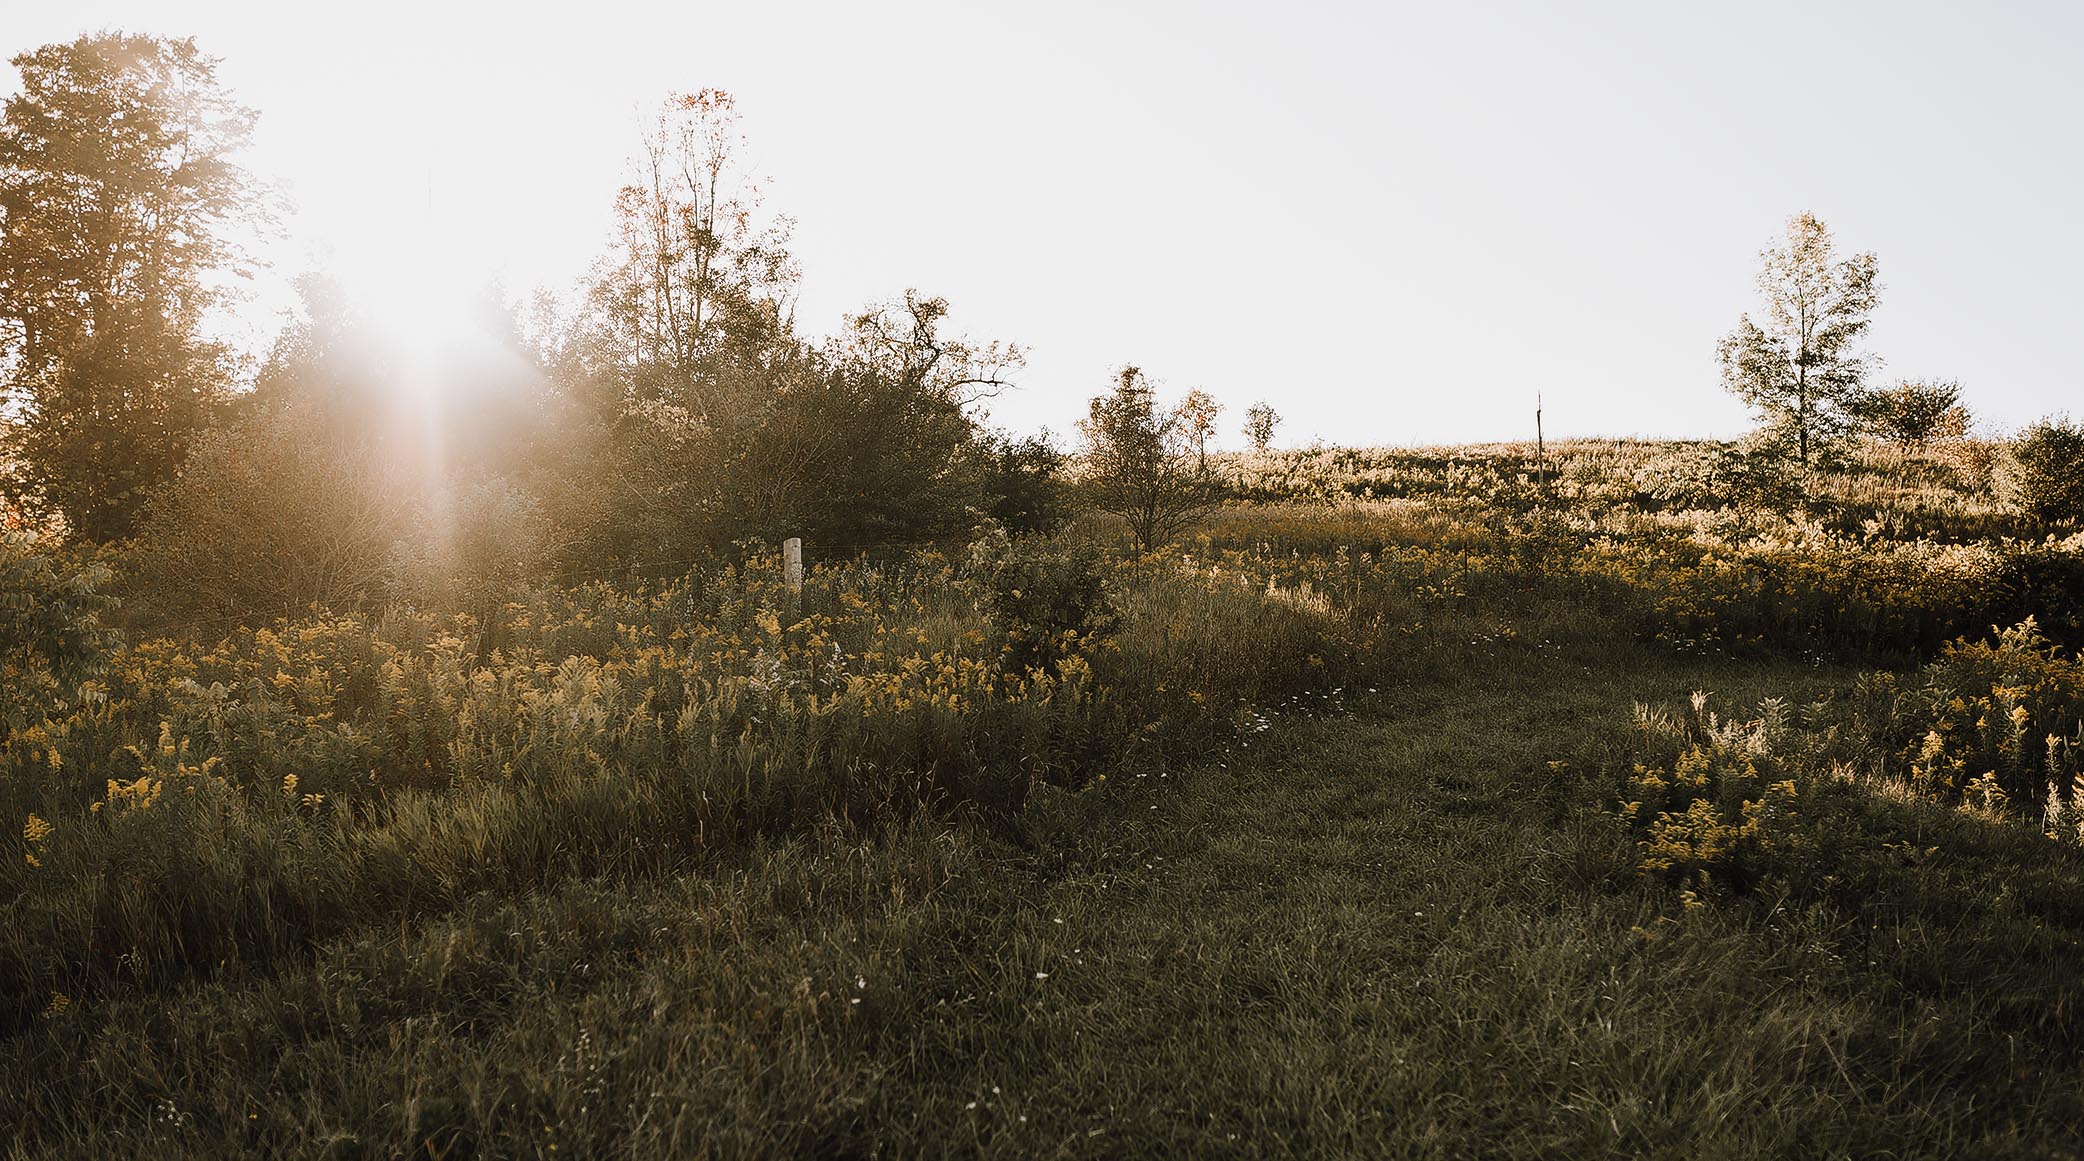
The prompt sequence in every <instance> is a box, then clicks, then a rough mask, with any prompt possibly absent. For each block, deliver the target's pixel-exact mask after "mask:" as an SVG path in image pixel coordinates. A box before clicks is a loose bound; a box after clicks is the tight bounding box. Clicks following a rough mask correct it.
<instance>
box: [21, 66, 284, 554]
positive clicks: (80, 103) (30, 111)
mask: <svg viewBox="0 0 2084 1161" xmlns="http://www.w3.org/2000/svg"><path fill="white" fill-rule="evenodd" d="M13 63H14V65H15V67H16V68H17V69H19V70H20V72H21V78H22V91H21V93H20V94H19V95H17V96H15V97H13V98H10V99H9V100H8V102H7V105H6V110H5V113H4V115H0V393H4V403H0V410H4V411H6V412H10V413H12V415H13V419H14V421H13V422H12V423H11V424H10V426H9V427H8V429H7V438H6V442H7V445H8V446H7V447H6V448H5V449H4V451H5V452H6V453H7V454H8V455H9V456H10V457H11V459H12V460H13V469H12V472H11V473H10V476H11V478H9V479H8V480H6V482H5V485H4V486H5V488H6V490H7V491H8V492H9V493H11V494H12V495H14V496H17V497H20V496H23V495H31V496H35V497H38V498H40V500H41V501H42V503H44V504H45V505H47V506H49V507H52V508H55V509H57V510H58V511H60V512H62V513H63V514H64V515H65V518H66V520H67V522H68V523H69V524H70V525H71V527H72V530H73V532H74V534H75V535H79V536H82V537H85V538H88V539H95V540H102V539H109V538H114V537H120V536H124V535H127V534H128V533H130V532H131V531H132V530H133V529H134V527H135V526H136V522H137V519H138V516H139V514H140V512H141V510H142V507H143V503H144V499H145V496H146V494H147V493H148V492H149V491H150V490H151V489H152V488H153V487H154V486H155V485H157V484H159V483H161V482H164V481H165V480H168V479H170V478H172V477H173V476H174V475H175V474H176V473H177V472H178V471H179V469H180V465H181V461H182V458H183V457H184V456H185V455H186V454H187V450H188V447H189V445H190V443H191V442H192V441H193V440H194V438H195V437H196V435H197V434H198V433H200V432H201V431H202V430H203V429H204V428H206V427H207V426H208V425H209V423H210V422H211V419H212V416H213V414H214V413H215V411H216V410H217V408H218V407H219V405H220V404H221V403H222V401H223V399H224V397H225V394H226V391H227V388H228V386H229V382H230V359H229V356H228V353H227V351H226V350H225V349H224V347H223V346H222V345H221V344H218V343H214V342H211V341H209V340H208V339H206V338H205V337H204V335H203V322H204V319H205V316H206V315H207V313H208V312H209V310H210V309H211V308H212V307H214V306H217V305H219V304H220V303H221V302H222V300H223V299H224V297H225V295H226V294H227V290H226V280H225V278H224V277H223V275H225V274H227V273H232V272H238V271H241V270H242V269H243V263H244V261H245V256H244V254H243V253H242V251H241V249H240V247H239V246H238V244H237V238H238V237H239V235H240V232H241V230H242V228H246V227H251V226H253V225H255V224H258V223H259V222H261V221H262V220H264V218H265V213H264V211H263V210H262V208H261V207H260V200H259V198H258V196H257V188H256V186H255V183H254V181H253V179H252V177H251V176H250V175H249V174H248V173H247V172H246V171H245V170H244V169H243V168H241V167H240V166H239V165H238V164H237V162H236V155H237V153H238V151H239V150H240V149H241V148H242V147H243V146H244V145H245V144H246V142H247V140H248V137H249V136H250V134H251V132H252V128H253V122H254V114H253V112H252V111H251V110H249V109H246V108H245V107H243V106H241V105H239V104H237V103H235V102H234V101H232V100H231V99H230V98H229V97H228V96H227V95H226V94H225V92H224V91H223V90H222V89H221V88H220V87H219V85H218V83H217V74H216V62H215V60H214V59H213V58H211V57H208V56H205V55H203V54H202V53H201V52H199V51H198V50H197V49H196V46H195V42H194V41H192V40H162V39H158V38H155V37H148V36H131V35H124V34H118V33H103V34H98V35H93V36H82V37H80V38H79V39H78V40H75V41H73V42H71V43H70V44H54V45H47V46H45V47H43V48H40V49H37V50H35V51H34V52H28V53H24V54H22V55H20V56H17V57H15V58H14V61H13Z"/></svg>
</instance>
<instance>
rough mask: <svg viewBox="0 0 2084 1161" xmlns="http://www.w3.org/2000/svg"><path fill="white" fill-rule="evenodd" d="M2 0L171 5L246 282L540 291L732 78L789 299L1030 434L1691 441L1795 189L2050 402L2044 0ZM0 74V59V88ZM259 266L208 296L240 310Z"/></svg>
mask: <svg viewBox="0 0 2084 1161" xmlns="http://www.w3.org/2000/svg"><path fill="white" fill-rule="evenodd" d="M536 7H537V6H535V5H530V4H524V3H511V2H510V3H503V4H492V5H483V6H476V5H465V4H443V3H439V2H437V0H418V2H416V3H407V4H400V3H392V2H390V0H372V2H368V3H361V4H354V5H293V4H282V3H279V0H278V2H272V3H265V4H256V3H230V2H223V3H219V2H211V0H73V2H69V3H64V4H57V3H33V4H32V3H26V2H25V0H0V51H4V53H5V55H12V54H13V53H14V52H17V51H21V50H25V49H28V48H32V47H34V46H36V45H40V44H43V43H47V42H51V41H56V40H69V39H71V38H73V37H75V36H77V35H79V34H80V33H82V32H86V31H96V30H101V29H120V30H125V31H135V32H148V33H156V34H163V35H179V36H194V37H196V38H197V40H198V42H199V44H200V45H201V47H202V48H203V49H204V50H205V51H207V52H209V53H212V54H214V55H216V56H218V57H220V58H221V59H222V63H221V65H220V70H219V73H220V79H221V80H222V81H223V82H224V83H225V84H226V85H227V86H228V87H229V88H230V89H231V90H232V91H233V94H234V95H235V96H236V97H237V98H238V99H240V100H241V101H243V102H245V103H246V104H248V105H250V106H253V107H254V108H256V109H258V110H259V111H260V113H261V120H260V125H259V128H258V131H257V133H256V141H255V149H254V155H253V158H252V165H253V167H254V168H255V169H257V170H258V171H260V172H261V173H263V174H264V175H265V176H268V177H269V178H271V179H273V180H275V181H278V182H280V183H281V185H282V187H283V188H284V190H285V192H286V193H287V195H288V197H289V198H290V199H291V202H292V204H293V205H294V207H295V212H294V215H293V216H292V217H291V218H290V219H289V220H288V222H287V228H286V232H285V236H284V237H283V238H282V239H281V240H280V241H278V242H277V243H275V244H274V245H273V247H272V250H271V257H272V259H273V262H274V269H275V271H276V278H277V282H276V284H275V285H276V286H277V287H278V288H279V285H280V281H281V280H282V279H286V278H287V277H288V276H289V275H290V274H293V273H294V272H295V271H296V270H297V269H299V268H302V267H305V266H309V265H313V264H325V265H330V266H334V267H337V268H340V269H341V270H342V271H343V272H346V273H348V274H349V276H350V278H351V279H360V280H362V281H363V282H364V283H365V284H367V285H376V286H394V287H395V286H412V287H421V288H424V287H426V286H447V285H457V286H462V285H464V284H469V285H471V286H476V285H480V284H482V283H483V282H484V281H486V280H488V279H490V278H491V277H494V276H497V277H499V278H501V279H502V281H503V282H504V284H505V285H506V286H507V287H508V289H509V290H514V291H518V290H522V289H525V288H528V287H531V286H535V285H544V286H548V287H551V288H555V289H562V288H568V287H570V286H571V285H573V284H574V283H575V282H576V280H577V279H578V278H579V277H580V276H581V275H582V274H583V272H584V270H585V268H586V266H587V264H588V262H589V261H590V260H591V259H592V258H593V257H594V256H595V255H597V254H599V253H600V252H601V251H602V249H603V247H604V242H605V239H606V237H607V229H608V222H609V209H610V202H611V199H612V197H613V193H614V190H615V189H616V187H617V186H618V185H619V184H620V183H621V181H622V180H623V178H624V176H625V174H626V173H627V165H628V160H629V158H630V156H631V154H632V153H633V151H634V150H635V148H636V146H637V142H638V137H639V126H640V123H641V121H642V110H643V109H644V108H645V106H647V105H648V104H651V103H653V102H656V101H657V100H658V99H659V98H660V97H661V96H663V95H664V94H665V93H667V92H668V91H674V90H680V91H689V90H695V89H701V88H706V87H715V88H721V89H724V90H727V91H729V92H730V93H731V94H733V96H734V97H735V98H736V100H737V107H738V110H739V112H740V114H741V116H742V125H743V129H744V131H745V134H746V136H747V138H748V139H749V143H750V147H749V161H750V164H751V166H752V167H753V168H754V169H755V170H756V171H757V172H758V173H760V174H761V175H763V176H764V178H765V186H766V205H767V206H768V207H770V208H772V209H774V210H776V211H779V212H781V213H785V214H787V215H789V216H791V217H793V218H794V219H795V220H796V223H797V225H796V231H795V245H794V249H795V252H796V254H797V256H798V258H799V260H800V263H801V266H802V269H803V285H802V288H801V293H800V298H799V311H798V318H799V321H800V323H801V324H802V326H803V327H804V329H805V330H807V331H809V332H812V333H827V332H830V331H833V330H835V329H837V328H838V326H839V324H840V320H841V318H842V316H843V315H844V314H845V313H847V312H850V311H858V310H859V309H861V308H862V307H863V306H865V305H867V304H870V303H874V302H879V301H888V300H891V299H895V298H898V297H900V296H901V295H902V294H903V293H904V291H905V290H906V289H907V288H918V289H919V290H921V291H924V292H926V293H929V294H936V295H941V296H945V297H946V298H948V299H949V300H950V302H951V303H952V305H953V308H954V309H953V312H952V315H951V322H952V324H953V328H954V329H955V330H957V331H960V332H962V333H965V334H967V335H969V336H970V337H973V338H977V339H992V338H997V339H1007V340H1012V341H1015V342H1018V343H1020V344H1021V345H1022V346H1024V347H1025V348H1026V349H1027V350H1028V352H1029V358H1028V363H1027V366H1026V368H1025V369H1024V370H1023V371H1022V372H1021V373H1020V375H1019V376H1018V380H1019V384H1020V386H1019V388H1018V389H1017V390H1015V391H1012V392H1009V393H1007V394H1005V395H1002V396H1001V397H999V398H998V399H995V400H993V401H991V403H990V407H991V411H992V416H991V418H992V419H993V421H994V422H996V423H998V424H1001V425H1003V426H1006V427H1009V428H1012V429H1014V430H1018V431H1032V430H1034V429H1036V428H1040V427H1044V426H1047V427H1049V428H1050V429H1052V430H1054V431H1055V432H1057V433H1059V434H1060V435H1063V434H1068V433H1069V432H1071V431H1072V429H1073V425H1074V424H1075V422H1076V420H1077V419H1078V417H1079V416H1080V415H1082V414H1083V413H1084V410H1085V403H1086V400H1087V399H1089V398H1090V397H1091V396H1093V395H1095V394H1097V393H1099V392H1101V391H1103V390H1104V389H1105V388H1106V386H1107V384H1108V383H1109V381H1110V379H1111V378H1112V372H1113V371H1114V370H1115V369H1116V368H1118V367H1120V366H1121V365H1122V364H1124V363H1135V364H1137V365H1139V366H1141V367H1143V368H1144V369H1145V370H1146V372H1147V373H1149V374H1150V375H1151V376H1152V377H1153V379H1154V380H1155V381H1156V382H1157V383H1158V384H1159V386H1160V389H1161V392H1163V393H1166V394H1169V395H1177V394H1180V393H1184V392H1185V391H1186V390H1188V389H1190V388H1195V387H1199V388H1202V389H1204V390H1206V391H1208V392H1209V393H1210V394H1212V395H1214V396H1215V397H1216V399H1217V400H1218V401H1219V402H1221V403H1223V404H1225V405H1226V407H1227V411H1226V412H1225V414H1224V415H1223V417H1222V419H1221V420H1220V421H1219V423H1220V426H1221V428H1222V432H1223V436H1224V442H1225V443H1226V444H1227V445H1229V446H1236V445H1238V444H1240V443H1241V442H1242V440H1241V439H1240V437H1239V436H1238V434H1237V428H1238V426H1239V425H1240V424H1241V423H1242V421H1243V418H1244V411H1245V408H1246V407H1247V406H1249V405H1250V404H1252V403H1253V402H1255V401H1260V400H1264V401H1267V402H1269V403H1271V404H1272V405H1273V406H1274V407H1275V408H1276V409H1277V410H1278V411H1279V412H1280V413H1281V415H1282V416H1283V423H1282V425H1281V428H1280V431H1279V433H1278V437H1277V442H1278V443H1280V444H1283V445H1290V446H1296V445H1306V444H1309V443H1311V442H1312V441H1323V442H1324V443H1327V444H1342V445H1404V444H1421V443H1438V442H1465V441H1477V440H1489V439H1516V438H1527V437H1530V436H1531V435H1532V428H1533V411H1534V403H1535V397H1536V394H1537V393H1539V394H1540V395H1541V397H1542V399H1543V402H1544V409H1545V415H1544V419H1545V426H1546V431H1547V433H1548V435H1549V436H1550V437H1552V438H1553V437H1561V436H1648V437H1693V436H1704V437H1705V436H1712V437H1723V438H1727V437H1732V436H1735V435H1737V434H1739V433H1741V432H1742V431H1744V430H1745V429H1746V428H1747V427H1748V426H1750V421H1749V419H1748V417H1747V415H1746V412H1745V411H1744V409H1743V408H1742V406H1741V405H1739V404H1738V403H1737V402H1736V401H1735V400H1734V399H1733V398H1732V397H1730V396H1729V395H1727V394H1726V393H1725V392H1724V391H1722V390H1721V389H1720V387H1719V385H1718V379H1717V368H1716V362H1715V344H1716V340H1717V339H1718V337H1720V336H1721V335H1723V334H1725V333H1727V332H1729V331H1730V330H1731V329H1733V328H1734V326H1735V325H1736V323H1737V319H1738V316H1739V315H1740V314H1742V313H1743V312H1745V311H1747V310H1752V311H1755V310H1756V309H1757V307H1758V295H1757V289H1756V286H1755V279H1756V274H1757V270H1758V265H1759V261H1758V254H1759V251H1760V250H1761V249H1763V248H1764V247H1766V246H1768V245H1770V244H1773V243H1774V242H1775V241H1776V240H1777V239H1778V238H1779V236H1780V235H1781V233H1782V231H1783V229H1784V223H1785V222H1786V220H1787V218H1789V217H1790V216H1791V215H1794V214H1796V213H1801V212H1810V213H1814V214H1816V215H1817V216H1818V217H1820V218H1822V219H1823V220H1824V221H1825V222H1826V223H1827V224H1828V225H1829V226H1830V228H1831V230H1832V233H1833V235H1834V237H1835V239H1836V241H1837V243H1838V245H1839V247H1840V250H1841V252H1843V253H1848V254H1849V253H1853V252H1858V251H1868V250H1871V251H1873V252H1875V253H1876V254H1877V255H1878V257H1879V261H1880V270H1881V285H1882V291H1881V304H1880V307H1879V308H1878V310H1877V311H1876V312H1875V316H1874V326H1873V329H1872V331H1871V332H1870V336H1869V343H1868V347H1869V349H1870V350H1871V351H1873V352H1874V353H1875V354H1877V355H1879V356H1880V357H1881V359H1882V360H1883V361H1884V364H1885V366H1884V367H1883V370H1882V372H1881V378H1882V381H1884V382H1887V381H1893V380H1896V379H1900V378H1946V379H1958V380H1959V381H1960V382H1961V384H1962V389H1963V396H1964V400H1965V401H1966V402H1967V403H1968V404H1969V406H1970V407H1971V408H1972V409H1973V410H1974V411H1975V412H1976V414H1977V415H1978V416H1979V418H1980V419H1981V420H1982V422H1983V424H1984V425H1985V426H1986V428H1988V429H1990V430H1994V431H2001V430H2009V429H2013V428H2017V427H2018V426H2020V425H2022V424H2025V423H2027V422H2030V421H2031V420H2033V419H2035V418H2038V417H2040V416H2041V415H2044V414H2047V413H2051V412H2057V411H2063V410H2076V411H2084V406H2080V404H2084V372H2080V370H2079V366H2080V362H2079V358H2078V355H2077V352H2076V350H2075V347H2074V344H2073V343H2072V342H2071V338H2072V336H2073V335H2074V334H2076V333H2077V331H2078V324H2079V322H2080V320H2084V279H2080V278H2079V277H2078V273H2079V271H2084V214H2079V213H2078V211H2077V206H2078V204H2079V203H2078V197H2079V191H2080V190H2084V149H2080V147H2079V145H2078V141H2079V137H2078V130H2077V122H2078V118H2079V115H2080V114H2084V69H2080V68H2078V67H2076V61H2077V60H2078V59H2084V5H2079V4H2074V3H1986V4H1978V5H1961V4H1928V3H1912V2H1900V0H1899V2H1888V3H1843V2H1837V3H1833V2H1816V0H1810V2H1805V3H1784V2H1780V0H1766V2H1757V3H1748V4H1743V5H1734V4H1698V3H1680V2H1676V0H1675V2H1671V3H1647V2H1643V3H1599V2H1573V3H1570V4H1554V3H1545V2H1530V3H1454V4H1442V3H1426V4H1406V3H1370V4H1330V3H1317V4H1312V3H1301V2H1297V3H1288V4H1282V5H1272V4H1232V3H1221V2H1205V3H1194V4H1156V3H1146V4H1137V3H1084V2H1080V0H1070V2H1061V3H1049V4H1003V3H984V2H980V0H970V2H967V3H909V2H908V3H886V4H864V3H860V2H858V0H856V2H853V3H781V2H777V3H760V4H751V3H741V4H737V5H730V6H725V5H719V4H712V3H702V2H695V3H676V4H670V5H668V4H630V3H620V2H615V0H594V2H590V3H586V4H556V5H548V4H546V5H541V6H540V8H541V11H540V12H537V11H535V10H534V9H535V8H536ZM15 87H16V80H15V77H14V75H13V70H12V69H0V92H11V91H14V90H15ZM276 293H277V291H275V290H268V289H266V288H264V289H263V292H262V293H261V295H260V296H259V297H257V298H256V300H255V301H256V305H255V306H254V307H253V308H251V313H252V314H253V315H254V316H255V317H256V318H259V317H262V316H267V317H269V318H271V319H272V315H270V314H269V311H271V310H273V309H274V308H273V307H272V306H269V305H268V304H270V303H273V302H276V301H278V300H277V299H275V298H271V297H270V295H272V294H276Z"/></svg>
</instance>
